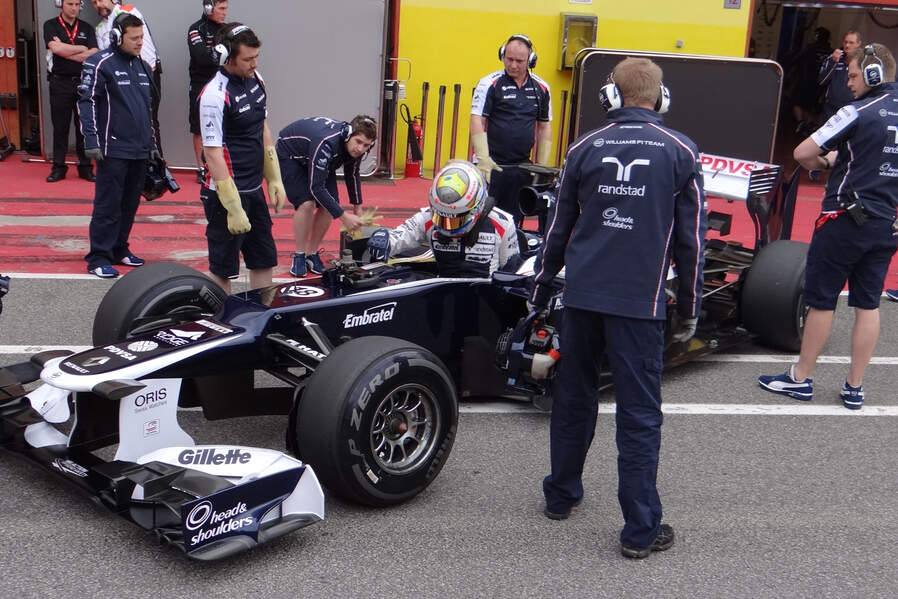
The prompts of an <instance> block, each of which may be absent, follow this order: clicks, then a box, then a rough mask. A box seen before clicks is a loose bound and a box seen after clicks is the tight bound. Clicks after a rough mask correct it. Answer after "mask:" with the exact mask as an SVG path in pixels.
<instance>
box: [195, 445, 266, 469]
mask: <svg viewBox="0 0 898 599" xmlns="http://www.w3.org/2000/svg"><path fill="white" fill-rule="evenodd" d="M251 458H252V454H251V453H250V452H248V451H240V450H239V449H229V450H228V451H226V452H224V453H218V452H216V451H215V450H214V449H209V448H207V449H199V450H196V449H185V450H184V451H182V452H181V453H179V454H178V463H179V464H185V465H186V464H203V465H206V466H221V465H222V464H225V465H227V464H246V463H247V462H249V461H250V459H251Z"/></svg>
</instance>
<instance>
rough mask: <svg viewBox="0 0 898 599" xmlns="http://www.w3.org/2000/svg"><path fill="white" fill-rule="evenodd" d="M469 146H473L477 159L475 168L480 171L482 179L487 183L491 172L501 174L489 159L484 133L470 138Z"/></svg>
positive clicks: (499, 168) (488, 148) (494, 163)
mask: <svg viewBox="0 0 898 599" xmlns="http://www.w3.org/2000/svg"><path fill="white" fill-rule="evenodd" d="M471 144H472V145H473V146H474V155H475V156H476V157H477V164H476V165H475V166H476V167H477V168H478V169H480V172H482V173H483V178H484V179H486V182H487V183H489V182H490V173H492V172H493V171H499V172H502V168H501V167H500V166H499V165H497V164H496V162H495V161H494V160H493V159H492V158H490V147H489V144H488V143H487V141H486V132H482V133H477V134H475V135H474V136H473V137H472V138H471Z"/></svg>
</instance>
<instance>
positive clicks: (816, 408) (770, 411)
mask: <svg viewBox="0 0 898 599" xmlns="http://www.w3.org/2000/svg"><path fill="white" fill-rule="evenodd" d="M458 411H459V412H462V413H464V414H543V413H545V412H543V411H542V410H538V409H536V408H534V407H533V406H531V405H528V404H526V403H520V404H513V403H505V402H483V403H463V404H462V405H460V406H459V407H458ZM661 411H662V412H664V413H665V414H676V415H678V416H679V415H689V416H696V415H705V416H707V415H711V416H898V406H870V405H868V406H864V407H863V408H862V409H860V410H847V409H845V408H843V407H842V406H838V405H830V406H820V405H813V404H807V405H796V404H790V405H774V404H769V405H768V404H722V403H721V404H703V403H674V404H662V405H661ZM599 413H600V414H614V404H613V403H600V404H599Z"/></svg>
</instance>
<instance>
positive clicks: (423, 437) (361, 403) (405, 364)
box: [293, 336, 458, 507]
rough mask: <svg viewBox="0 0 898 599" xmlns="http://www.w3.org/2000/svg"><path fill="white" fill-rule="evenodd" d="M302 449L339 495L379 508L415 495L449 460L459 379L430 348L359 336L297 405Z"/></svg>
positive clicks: (325, 365) (327, 364) (324, 366)
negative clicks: (453, 377) (455, 381)
mask: <svg viewBox="0 0 898 599" xmlns="http://www.w3.org/2000/svg"><path fill="white" fill-rule="evenodd" d="M295 414H296V422H295V423H293V424H294V428H295V430H296V439H295V441H296V445H295V446H296V447H297V448H298V450H299V456H300V457H301V458H302V460H303V461H305V462H307V463H309V464H311V465H312V466H313V467H314V468H315V473H316V474H317V475H318V477H319V479H320V480H321V482H322V483H324V485H325V486H327V487H328V488H329V489H330V490H331V491H333V492H334V493H336V494H337V495H339V496H341V497H343V498H345V499H349V500H351V501H355V502H358V503H362V504H365V505H371V506H376V507H381V506H388V505H394V504H397V503H401V502H403V501H406V500H407V499H409V498H411V497H414V496H415V495H417V494H418V493H420V492H421V491H422V490H424V489H425V488H426V487H427V486H428V485H429V484H430V483H431V482H432V481H433V480H434V478H436V476H437V474H438V473H439V471H440V469H442V467H443V464H444V463H445V461H446V459H447V458H448V457H449V452H450V451H451V449H452V444H453V442H454V441H455V431H456V427H457V425H458V399H457V397H456V391H455V384H454V383H453V381H452V377H451V376H450V374H449V372H448V370H447V369H446V367H445V366H444V365H443V364H442V362H441V361H440V360H439V359H438V358H437V357H436V356H435V355H433V353H431V352H430V351H428V350H426V349H424V348H423V347H420V346H418V345H415V344H413V343H408V342H405V341H401V340H398V339H393V338H391V337H377V336H372V337H361V338H358V339H353V340H350V341H348V342H346V343H344V344H343V345H340V346H339V347H337V348H336V349H335V350H334V351H333V352H331V353H330V355H328V357H327V358H326V359H325V360H324V361H323V362H322V363H321V365H320V366H319V367H318V369H317V370H316V371H315V374H314V375H313V376H312V377H311V379H309V382H308V385H307V386H306V388H305V390H304V392H303V393H302V396H301V399H300V400H299V406H298V408H297V409H296V410H295Z"/></svg>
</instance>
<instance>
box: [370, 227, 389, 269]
mask: <svg viewBox="0 0 898 599" xmlns="http://www.w3.org/2000/svg"><path fill="white" fill-rule="evenodd" d="M368 252H369V253H370V254H371V262H386V261H387V260H388V259H389V258H390V230H389V229H387V228H385V227H381V228H380V229H377V230H376V231H374V233H372V234H371V237H369V238H368Z"/></svg>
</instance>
